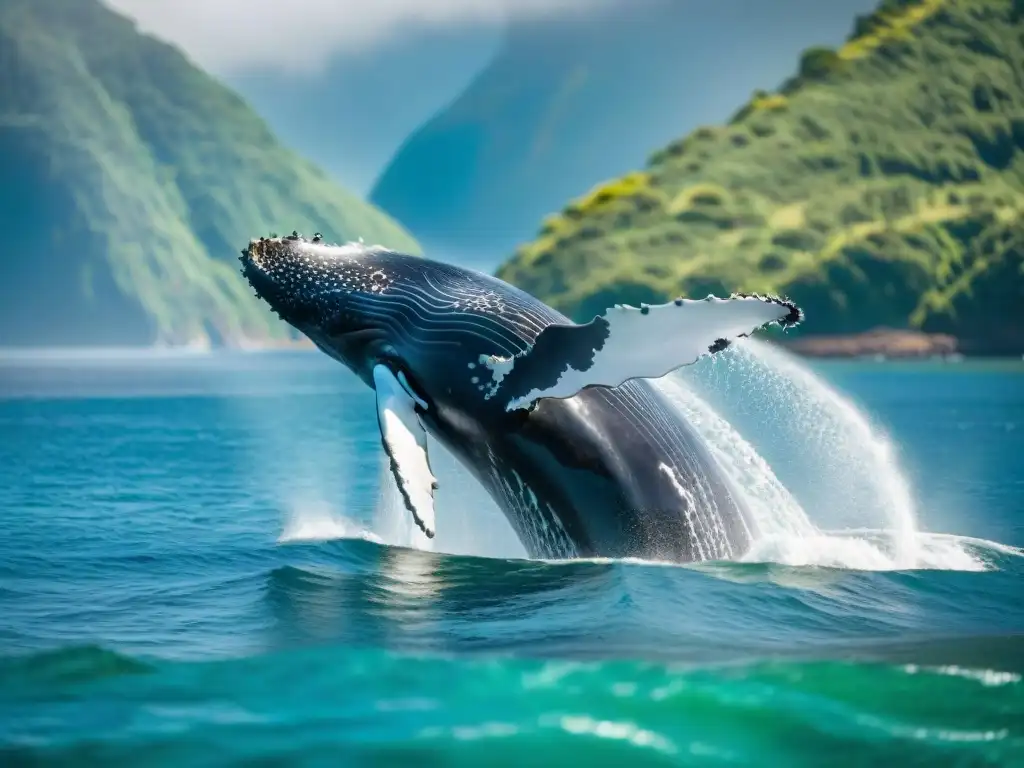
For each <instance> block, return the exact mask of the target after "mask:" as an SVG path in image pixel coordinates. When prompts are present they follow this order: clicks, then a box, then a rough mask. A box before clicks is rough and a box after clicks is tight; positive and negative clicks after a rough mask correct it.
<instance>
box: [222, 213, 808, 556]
mask: <svg viewBox="0 0 1024 768" xmlns="http://www.w3.org/2000/svg"><path fill="white" fill-rule="evenodd" d="M241 262H242V274H243V275H244V276H245V277H246V278H247V279H248V281H249V283H250V284H251V285H252V287H253V289H254V290H255V292H256V295H257V296H258V297H259V298H261V299H262V300H264V301H265V302H266V303H267V304H269V305H270V307H271V309H272V310H273V311H274V312H276V313H277V315H278V316H279V317H280V318H281V319H282V320H284V321H285V322H287V323H289V324H290V325H291V326H293V327H294V328H295V329H297V330H298V331H300V332H301V333H303V334H305V335H306V336H307V337H308V338H309V339H310V340H312V341H313V342H314V343H315V344H316V346H317V347H319V348H320V349H321V350H322V351H323V352H325V353H326V354H327V355H329V356H330V357H332V358H334V359H335V360H337V361H339V362H341V363H343V364H344V365H346V366H348V367H349V368H350V369H351V370H352V371H353V372H354V373H355V374H356V375H357V376H358V377H359V378H361V379H362V381H363V382H364V383H366V384H367V385H368V386H369V387H371V388H372V389H373V390H375V392H376V399H377V417H378V424H379V427H380V434H381V442H382V445H383V448H384V450H385V452H386V454H387V456H388V457H389V460H390V465H391V470H392V472H393V474H394V477H395V480H396V483H397V485H398V488H399V490H400V491H401V495H402V498H403V500H404V502H405V506H406V507H407V509H408V511H409V512H410V513H411V514H412V516H413V518H414V520H415V522H416V524H417V525H418V526H419V527H420V528H421V529H422V530H423V531H424V532H425V533H426V535H427V536H430V537H433V536H434V535H435V530H436V521H435V512H434V491H435V490H436V488H437V479H436V478H435V477H434V474H433V472H432V470H431V466H430V457H429V451H428V442H427V434H428V433H429V434H430V435H431V436H432V437H433V438H434V439H436V440H437V441H439V442H440V443H441V444H442V445H444V446H445V447H446V448H447V449H448V450H449V451H450V452H451V453H452V454H453V455H454V456H455V457H456V458H457V459H458V461H459V462H460V463H461V464H462V465H463V466H464V467H465V468H466V469H468V471H469V472H470V473H471V474H472V475H473V476H474V477H475V478H476V479H477V480H478V481H479V482H480V483H481V484H482V486H483V487H484V489H485V490H486V491H487V492H488V493H489V494H490V495H491V497H492V498H493V499H494V500H495V502H496V503H497V505H498V507H499V508H500V509H501V510H502V512H503V513H504V514H505V516H506V517H507V518H508V520H509V522H510V524H511V526H512V528H513V529H514V530H515V532H516V534H517V535H518V536H519V538H520V540H521V541H522V543H523V545H524V547H525V549H526V551H527V552H528V553H529V555H530V556H531V557H541V558H571V557H617V558H621V557H635V558H642V559H653V560H662V561H672V562H689V561H695V560H709V559H732V558H736V557H739V556H741V555H742V554H743V553H744V552H745V550H746V549H747V548H748V546H749V543H750V533H749V522H748V519H747V514H748V513H747V510H746V509H745V508H744V506H743V503H742V501H741V500H740V498H739V497H738V496H737V494H736V492H735V489H734V488H732V487H730V485H729V482H728V481H727V480H726V479H725V478H724V475H723V473H722V471H721V469H720V468H719V466H718V465H717V463H716V460H715V459H714V457H713V456H712V455H711V454H710V453H709V451H708V450H707V448H706V447H705V446H704V445H702V443H701V441H700V440H699V439H698V438H697V436H696V435H695V433H694V431H693V429H692V427H691V426H690V425H689V424H688V423H687V422H686V420H685V419H684V418H683V417H682V416H681V415H680V414H679V413H678V412H677V411H676V410H675V409H673V408H672V407H671V406H670V405H669V403H668V402H666V401H665V400H664V399H663V397H662V395H661V394H660V393H659V392H658V391H657V390H656V389H655V388H654V387H653V386H652V385H651V384H650V382H649V379H653V378H658V377H661V376H664V375H666V374H668V373H670V372H671V371H673V370H675V369H676V368H678V367H680V366H683V365H688V364H691V363H693V362H695V361H696V360H697V359H699V358H700V357H702V356H704V355H708V354H714V353H716V352H719V351H721V350H723V349H725V348H726V347H728V346H729V344H730V342H731V341H733V340H734V339H736V338H737V337H740V336H746V335H748V334H750V333H752V332H753V331H755V330H757V329H759V328H762V327H765V326H768V325H773V324H774V325H777V326H780V327H784V328H785V327H789V326H792V325H795V324H796V323H798V322H800V321H801V319H802V315H801V312H800V310H799V309H798V308H797V307H796V306H795V305H794V304H792V303H790V302H788V301H786V300H784V299H780V298H777V297H774V296H758V295H740V294H734V295H732V296H730V297H728V298H715V297H712V296H708V297H707V298H706V299H684V298H679V299H676V300H675V301H671V302H668V303H666V304H660V305H653V306H649V305H641V306H640V307H631V306H626V305H616V306H614V307H611V308H609V309H608V310H607V311H606V312H605V313H604V314H603V315H600V316H598V317H595V318H594V319H593V320H592V321H591V322H589V323H584V324H577V323H574V322H572V321H571V320H570V319H569V318H567V317H566V316H564V315H562V314H561V313H559V312H557V311H556V310H554V309H552V308H551V307H549V306H547V305H546V304H544V303H543V302H541V301H539V300H538V299H536V298H535V297H533V296H531V295H529V294H527V293H525V292H524V291H521V290H519V289H518V288H515V287H514V286H512V285H509V284H508V283H505V282H503V281H501V280H499V279H497V278H495V277H492V276H490V275H486V274H484V273H481V272H477V271H474V270H471V269H464V268H461V267H457V266H454V265H452V264H447V263H444V262H440V261H434V260H431V259H426V258H422V257H419V256H411V255H406V254H402V253H397V252H394V251H392V250H389V249H387V248H383V247H380V246H367V245H363V244H362V243H348V244H343V245H331V244H328V243H326V242H324V241H323V239H322V237H321V236H319V235H317V236H315V237H313V238H312V239H307V238H304V237H302V236H300V235H299V234H298V233H293V234H292V235H291V236H289V237H270V238H259V239H254V240H252V241H250V243H249V245H248V247H247V248H245V249H244V250H243V251H242V256H241Z"/></svg>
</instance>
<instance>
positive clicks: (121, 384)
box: [0, 343, 1024, 766]
mask: <svg viewBox="0 0 1024 768" xmlns="http://www.w3.org/2000/svg"><path fill="white" fill-rule="evenodd" d="M657 386H658V388H659V389H660V390H661V391H662V392H663V394H664V395H665V396H666V397H667V398H669V399H670V400H671V402H672V403H673V404H674V406H675V407H677V408H679V409H680V410H681V412H682V413H683V414H684V415H685V416H686V417H687V418H688V419H689V420H690V421H691V423H693V424H694V426H695V428H696V429H697V430H698V432H699V434H700V435H701V437H702V438H703V439H704V440H705V441H706V443H707V444H708V445H709V447H710V448H711V451H712V454H713V455H714V456H715V459H716V461H717V462H718V463H719V464H720V466H721V467H722V469H723V471H724V473H725V474H726V476H727V477H728V479H729V482H730V483H731V484H732V486H733V489H734V491H735V492H736V493H737V494H739V495H740V496H741V497H742V498H743V499H744V501H745V502H746V506H747V507H749V509H750V511H751V519H750V520H749V521H748V525H749V527H750V528H751V531H752V534H753V536H754V545H753V547H752V549H751V551H749V552H747V553H746V554H745V555H744V556H743V558H742V560H743V562H736V563H703V564H698V565H692V566H687V567H675V566H663V565H658V564H644V563H635V562H609V561H576V562H554V563H543V562H533V561H529V560H527V559H525V554H524V552H523V549H522V547H521V545H520V544H519V543H518V542H517V541H516V540H515V537H514V536H513V534H512V532H511V529H510V527H509V525H508V523H507V522H506V521H505V520H504V518H503V517H502V515H501V514H500V512H498V510H497V509H496V508H495V506H494V504H493V502H492V501H491V500H490V499H489V498H488V497H487V496H486V494H484V493H483V492H482V491H481V490H480V489H479V487H477V485H476V484H475V483H474V482H473V481H472V480H471V479H470V478H469V476H468V475H467V474H466V473H465V472H464V471H463V470H462V469H461V468H460V467H458V465H457V464H456V462H455V461H454V460H453V459H452V458H451V457H450V456H449V455H447V454H446V453H445V452H444V451H443V450H441V448H440V446H438V445H436V444H434V445H432V447H431V450H432V459H433V462H434V465H435V467H434V468H435V473H436V474H437V475H438V477H439V479H440V481H441V485H440V488H439V490H438V503H437V507H438V536H437V538H436V539H434V540H428V539H426V538H425V537H424V536H422V534H420V533H419V531H418V529H417V528H416V527H415V526H414V525H413V524H412V522H411V519H410V516H409V515H408V514H407V513H406V512H405V510H404V508H403V507H402V505H401V502H400V500H399V499H398V497H397V491H396V490H395V488H394V486H393V483H392V482H391V481H390V478H389V476H388V473H387V471H386V467H385V466H384V464H383V463H382V456H381V448H380V439H379V435H378V434H377V431H376V417H375V413H374V409H373V396H372V393H371V392H369V390H367V389H365V387H363V386H362V385H361V384H360V383H359V382H357V381H356V380H355V379H354V378H353V377H351V375H349V374H348V373H347V372H345V371H344V370H343V369H341V368H340V366H337V365H336V364H334V363H331V362H330V361H329V360H327V359H326V358H323V357H322V356H319V355H314V354H275V355H263V354H252V355H230V356H222V357H216V356H212V357H211V356H204V355H199V354H188V355H173V354H167V353H162V354H150V355H147V356H145V358H144V359H143V358H140V357H138V356H134V357H133V356H124V355H120V354H118V353H116V352H107V353H105V354H103V355H102V356H99V357H91V358H90V357H87V356H82V355H77V356H68V355H65V354H50V355H46V356H33V355H20V356H18V357H17V358H15V357H11V356H7V357H4V358H2V359H0V398H2V399H0V435H2V442H0V482H2V484H3V487H4V489H5V491H6V494H5V535H4V537H3V539H0V649H2V652H3V656H2V658H0V764H8V763H12V764H20V763H29V764H38V763H40V762H66V763H68V764H75V765H79V764H133V765H140V764H151V763H160V764H164V763H166V764H168V765H200V764H223V763H232V762H242V763H247V764H251V763H252V762H254V761H257V760H264V761H268V762H270V763H273V762H274V761H282V760H283V761H286V762H288V763H289V764H311V765H313V764H316V765H319V764H323V763H328V764H332V765H336V764H357V765H358V764H367V765H371V764H372V765H380V764H394V763H400V764H460V765H479V764H483V763H486V764H507V765H523V764H542V763H547V764H559V765H561V764H566V763H567V762H576V761H577V760H580V761H584V762H586V763H587V764H597V765H621V764H624V763H626V762H629V763H630V764H634V763H640V764H644V763H650V764H659V765H661V764H664V765H670V764H708V765H717V764H726V763H728V764H736V763H739V764H743V763H747V764H759V765H787V766H788V765H804V764H820V763H822V762H828V763H829V764H875V763H879V762H883V763H885V764H900V765H902V764H913V763H917V764H922V765H942V764H1010V763H1013V762H1015V761H1020V760H1022V759H1024V726H1022V723H1024V684H1022V682H1021V677H1020V675H1021V673H1022V672H1024V654H1022V650H1024V645H1022V639H1021V638H1022V635H1024V600H1022V599H1021V576H1022V575H1024V565H1022V563H1024V560H1022V558H1021V552H1020V550H1019V549H1017V547H1020V546H1021V545H1024V518H1022V514H1024V509H1022V507H1024V502H1022V499H1024V368H1022V367H1021V366H1020V365H1019V364H1017V365H1014V364H989V363H974V364H960V365H943V364H935V365H930V364H921V365H913V366H905V365H878V364H832V365H827V366H807V365H806V364H804V363H802V362H798V361H795V360H792V359H791V358H789V357H787V356H785V355H783V354H782V353H780V352H778V351H775V350H773V349H771V348H766V347H764V346H762V345H759V344H755V343H749V344H745V345H741V347H740V348H739V349H737V350H734V351H732V352H730V353H728V354H726V355H723V356H719V357H718V358H717V359H716V360H714V361H712V360H706V361H702V362H701V363H700V364H698V365H697V366H693V367H692V368H689V369H686V370H685V371H683V372H681V373H680V374H676V375H673V376H671V377H668V378H666V379H663V380H660V381H659V382H657Z"/></svg>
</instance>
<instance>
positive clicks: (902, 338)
mask: <svg viewBox="0 0 1024 768" xmlns="http://www.w3.org/2000/svg"><path fill="white" fill-rule="evenodd" d="M769 342H770V343H771V344H773V345H775V346H778V347H780V348H782V349H784V350H786V351H787V352H789V353H791V354H794V355H796V356H798V357H802V358H806V359H817V360H877V361H888V360H891V361H900V362H922V363H926V362H935V361H936V360H939V361H948V362H957V361H959V360H1021V359H1024V354H1021V353H1006V354H992V353H986V354H973V353H971V352H970V351H968V350H964V348H963V345H962V344H961V342H960V341H959V340H958V339H956V338H955V337H953V336H948V335H945V334H928V333H922V332H920V331H907V330H896V329H892V328H876V329H873V330H870V331H865V332H863V333H851V334H830V335H820V336H817V335H815V336H801V337H797V338H786V337H781V338H780V337H772V338H770V339H769ZM315 351H316V346H315V345H314V344H313V343H312V342H311V341H309V340H308V339H295V340H291V341H280V340H275V341H271V342H256V341H252V340H246V341H245V342H243V343H238V344H211V345H198V344H180V345H175V344H154V345H152V346H148V347H120V346H106V347H99V346H96V347H0V362H18V361H24V362H31V361H34V360H39V361H41V360H62V359H63V360H75V359H78V360H85V359H94V360H97V359H117V358H124V357H132V358H154V359H159V358H161V357H205V356H208V355H218V354H243V355H244V354H266V353H271V352H315Z"/></svg>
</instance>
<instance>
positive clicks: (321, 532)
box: [277, 498, 384, 544]
mask: <svg viewBox="0 0 1024 768" xmlns="http://www.w3.org/2000/svg"><path fill="white" fill-rule="evenodd" d="M333 539H365V540H366V541H373V542H376V543H377V544H383V543H384V540H383V539H382V538H381V537H380V536H378V535H377V534H376V533H374V532H373V531H372V530H370V529H368V528H367V527H366V526H363V525H360V524H359V523H356V522H354V521H352V520H349V519H347V518H345V517H344V516H342V515H340V514H338V513H337V512H336V511H335V510H334V509H333V508H332V507H331V505H330V504H327V503H326V502H323V501H321V500H319V499H315V498H313V499H301V498H300V499H296V500H295V501H294V503H292V504H290V505H289V506H288V510H287V514H286V516H285V522H284V527H283V530H282V531H281V535H280V536H279V537H278V539H277V541H278V543H279V544H286V543H290V542H299V541H331V540H333Z"/></svg>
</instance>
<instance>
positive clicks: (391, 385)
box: [373, 365, 437, 538]
mask: <svg viewBox="0 0 1024 768" xmlns="http://www.w3.org/2000/svg"><path fill="white" fill-rule="evenodd" d="M399 375H401V374H399ZM373 385H374V388H375V389H376V390H377V423H378V424H379V425H380V436H381V441H382V442H383V443H384V450H385V451H387V454H388V457H389V458H390V459H391V471H392V472H393V473H394V475H395V482H397V483H398V489H399V490H400V491H401V493H402V498H403V499H404V501H405V506H406V507H408V509H409V511H410V512H411V513H412V516H413V519H414V520H415V521H416V524H417V525H418V526H419V527H420V528H422V529H423V532H424V533H425V534H426V535H427V536H428V537H430V538H433V537H434V533H435V532H436V527H435V526H436V523H435V521H434V489H435V488H437V478H435V477H434V473H433V472H432V471H431V469H430V460H429V457H428V456H427V433H426V431H424V429H423V425H422V424H420V418H419V416H418V415H417V413H416V404H417V402H420V403H421V404H422V401H419V400H418V399H417V398H415V396H413V395H412V394H410V392H409V391H408V390H407V388H406V387H405V386H403V382H402V381H400V380H399V379H398V378H396V377H395V375H394V374H393V373H392V372H391V371H390V369H388V367H387V366H385V365H378V366H376V367H374V369H373Z"/></svg>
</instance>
